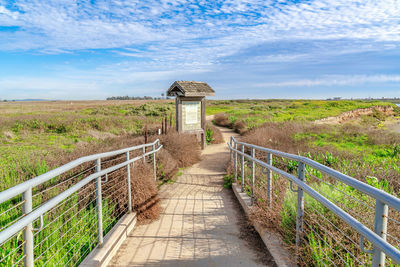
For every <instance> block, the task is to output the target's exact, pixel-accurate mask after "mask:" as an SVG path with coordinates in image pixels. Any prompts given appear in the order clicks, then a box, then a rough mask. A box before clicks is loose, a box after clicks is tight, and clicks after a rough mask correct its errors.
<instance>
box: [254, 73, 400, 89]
mask: <svg viewBox="0 0 400 267" xmlns="http://www.w3.org/2000/svg"><path fill="white" fill-rule="evenodd" d="M392 82H394V83H399V82H400V75H330V76H325V77H322V78H318V79H303V80H292V81H282V82H268V83H258V84H255V86H256V87H265V88H270V87H313V86H345V85H360V84H367V83H392Z"/></svg>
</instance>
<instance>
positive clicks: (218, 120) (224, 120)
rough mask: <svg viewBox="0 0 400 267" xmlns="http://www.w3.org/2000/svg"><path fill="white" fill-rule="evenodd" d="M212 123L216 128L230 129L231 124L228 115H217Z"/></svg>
mask: <svg viewBox="0 0 400 267" xmlns="http://www.w3.org/2000/svg"><path fill="white" fill-rule="evenodd" d="M214 122H215V124H216V125H218V126H222V127H229V128H230V127H232V123H231V121H230V120H229V118H228V115H226V114H225V113H219V114H217V115H215V116H214Z"/></svg>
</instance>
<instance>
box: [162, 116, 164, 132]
mask: <svg viewBox="0 0 400 267" xmlns="http://www.w3.org/2000/svg"><path fill="white" fill-rule="evenodd" d="M161 134H164V118H161Z"/></svg>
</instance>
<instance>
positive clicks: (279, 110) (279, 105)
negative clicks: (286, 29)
mask: <svg viewBox="0 0 400 267" xmlns="http://www.w3.org/2000/svg"><path fill="white" fill-rule="evenodd" d="M373 106H394V104H392V103H388V102H382V101H352V100H342V101H327V100H221V101H210V102H209V103H208V105H207V111H206V112H207V115H214V114H218V113H226V114H227V115H228V116H229V119H230V121H231V122H232V123H234V122H236V121H237V120H241V121H243V122H245V123H246V124H247V126H248V128H254V127H257V126H259V125H262V124H263V123H265V122H284V121H314V120H318V119H323V118H326V117H331V116H338V115H340V114H341V113H343V112H346V111H350V110H354V109H359V108H369V107H373Z"/></svg>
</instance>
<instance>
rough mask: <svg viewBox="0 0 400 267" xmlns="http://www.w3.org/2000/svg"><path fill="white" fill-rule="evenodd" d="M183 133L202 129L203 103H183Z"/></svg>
mask: <svg viewBox="0 0 400 267" xmlns="http://www.w3.org/2000/svg"><path fill="white" fill-rule="evenodd" d="M182 111H183V112H182V115H183V118H182V119H183V125H182V126H183V127H182V130H183V131H190V130H199V129H201V102H200V101H183V102H182Z"/></svg>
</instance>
